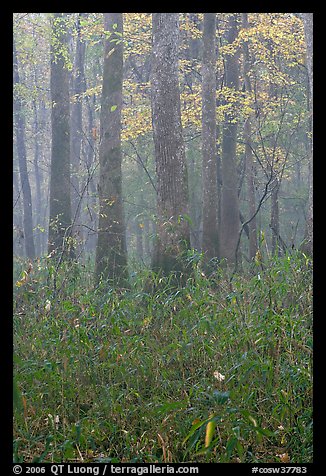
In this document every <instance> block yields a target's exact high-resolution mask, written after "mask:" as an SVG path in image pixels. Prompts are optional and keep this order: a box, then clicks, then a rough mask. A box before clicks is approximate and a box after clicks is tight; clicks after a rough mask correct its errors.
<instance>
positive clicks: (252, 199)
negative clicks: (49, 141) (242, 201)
mask: <svg viewBox="0 0 326 476" xmlns="http://www.w3.org/2000/svg"><path fill="white" fill-rule="evenodd" d="M242 27H243V28H249V23H248V13H242ZM243 56H244V62H243V75H244V82H245V88H246V91H248V92H249V93H251V92H252V87H251V81H250V76H249V71H250V54H249V46H248V43H247V42H246V41H245V42H244V43H243ZM251 123H252V118H251V117H248V118H247V119H246V121H245V124H244V140H245V157H246V179H247V180H246V181H247V189H248V202H249V218H251V217H253V218H252V220H251V221H250V222H249V223H248V234H249V259H250V260H253V259H254V258H255V256H256V253H257V250H258V243H257V221H256V217H255V213H256V195H255V169H254V160H253V152H252V146H251Z"/></svg>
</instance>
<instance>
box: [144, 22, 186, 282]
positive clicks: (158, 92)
mask: <svg viewBox="0 0 326 476" xmlns="http://www.w3.org/2000/svg"><path fill="white" fill-rule="evenodd" d="M152 21H153V38H152V41H153V44H152V48H153V49H152V72H151V104H152V123H153V137H154V147H155V162H156V174H157V239H156V244H155V249H154V253H153V261H152V266H153V269H155V270H162V271H163V272H164V273H169V272H172V271H176V272H177V273H180V272H181V273H182V272H183V271H184V264H183V262H182V261H181V260H180V256H181V255H182V252H183V251H184V250H185V249H187V248H188V247H189V243H190V232H189V223H188V220H187V218H188V181H187V168H186V160H185V147H184V140H183V132H182V125H181V107H180V91H179V82H178V49H179V44H178V43H179V14H178V13H153V15H152Z"/></svg>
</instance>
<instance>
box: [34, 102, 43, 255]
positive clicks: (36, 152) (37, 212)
mask: <svg viewBox="0 0 326 476" xmlns="http://www.w3.org/2000/svg"><path fill="white" fill-rule="evenodd" d="M33 112H34V127H33V133H34V160H33V165H34V176H35V227H36V232H35V246H36V253H37V255H38V256H41V254H42V250H41V235H42V232H41V212H42V194H41V177H40V169H39V159H40V155H41V147H40V140H39V134H38V132H39V122H38V117H37V106H36V101H35V100H34V101H33Z"/></svg>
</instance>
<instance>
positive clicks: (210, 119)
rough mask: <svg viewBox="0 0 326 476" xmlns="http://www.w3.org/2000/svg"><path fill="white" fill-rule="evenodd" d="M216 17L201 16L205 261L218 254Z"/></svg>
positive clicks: (203, 247) (214, 15)
mask: <svg viewBox="0 0 326 476" xmlns="http://www.w3.org/2000/svg"><path fill="white" fill-rule="evenodd" d="M216 60H217V54H216V14H215V13H204V31H203V64H202V104H203V107H202V154H203V173H202V180H203V242H202V251H203V253H204V256H205V261H206V263H208V261H209V260H210V259H212V258H216V257H218V256H219V253H218V225H217V211H218V194H217V183H218V182H217V148H216V72H215V70H216Z"/></svg>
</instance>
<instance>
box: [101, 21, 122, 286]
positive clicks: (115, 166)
mask: <svg viewBox="0 0 326 476" xmlns="http://www.w3.org/2000/svg"><path fill="white" fill-rule="evenodd" d="M104 29H105V32H106V34H107V37H106V40H105V47H104V69H103V86H102V100H101V133H100V140H101V143H100V181H99V189H98V192H99V225H98V240H97V247H96V264H95V276H96V280H97V281H99V280H100V279H104V280H112V282H113V284H115V285H124V284H126V281H127V279H128V270H127V247H126V227H125V220H124V214H123V204H122V176H121V162H122V152H121V110H122V80H123V42H122V41H120V40H121V35H122V33H123V17H122V13H104ZM112 40H113V41H112Z"/></svg>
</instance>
